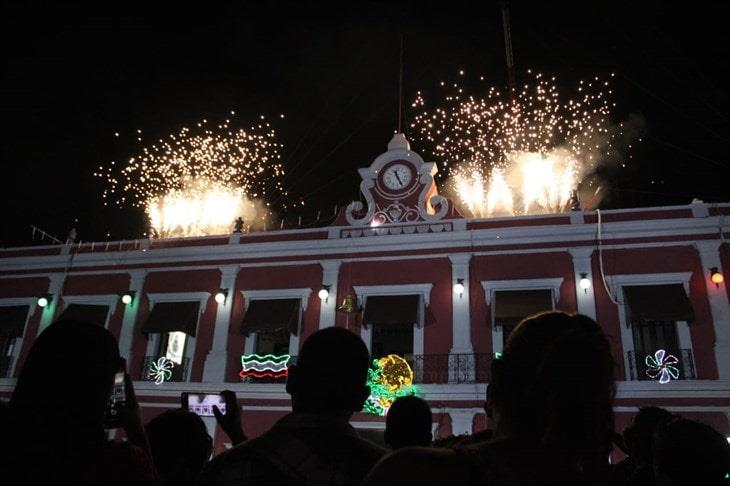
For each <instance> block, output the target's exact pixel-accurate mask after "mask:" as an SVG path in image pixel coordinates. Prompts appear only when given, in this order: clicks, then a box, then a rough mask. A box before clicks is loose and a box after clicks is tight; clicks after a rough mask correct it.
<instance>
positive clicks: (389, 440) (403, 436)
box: [385, 396, 433, 449]
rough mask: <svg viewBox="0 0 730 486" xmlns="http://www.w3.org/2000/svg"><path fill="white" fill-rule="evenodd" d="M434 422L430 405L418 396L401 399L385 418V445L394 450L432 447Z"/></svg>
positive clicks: (395, 402)
mask: <svg viewBox="0 0 730 486" xmlns="http://www.w3.org/2000/svg"><path fill="white" fill-rule="evenodd" d="M432 421H433V420H432V416H431V408H430V407H429V406H428V403H426V402H425V401H424V400H422V399H420V398H418V397H416V396H409V397H400V398H398V399H396V400H395V401H394V402H393V405H391V406H390V408H389V409H388V415H387V416H386V417H385V443H386V444H387V445H388V446H389V447H391V448H393V449H400V448H401V447H407V446H428V445H431V439H432V438H433V437H432V434H431V423H432Z"/></svg>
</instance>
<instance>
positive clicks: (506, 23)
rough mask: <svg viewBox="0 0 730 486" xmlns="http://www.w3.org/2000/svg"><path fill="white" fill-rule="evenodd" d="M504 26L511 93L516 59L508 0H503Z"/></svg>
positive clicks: (513, 87)
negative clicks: (513, 50) (513, 53)
mask: <svg viewBox="0 0 730 486" xmlns="http://www.w3.org/2000/svg"><path fill="white" fill-rule="evenodd" d="M502 27H503V28H504V53H505V56H506V57H507V85H508V86H509V89H510V93H511V92H512V91H513V90H514V89H515V59H514V56H513V55H512V31H511V29H510V25H509V5H508V2H507V0H502Z"/></svg>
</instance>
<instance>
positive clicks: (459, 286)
mask: <svg viewBox="0 0 730 486" xmlns="http://www.w3.org/2000/svg"><path fill="white" fill-rule="evenodd" d="M454 293H455V294H459V296H460V297H461V296H462V295H464V279H463V278H457V279H456V283H455V284H454Z"/></svg>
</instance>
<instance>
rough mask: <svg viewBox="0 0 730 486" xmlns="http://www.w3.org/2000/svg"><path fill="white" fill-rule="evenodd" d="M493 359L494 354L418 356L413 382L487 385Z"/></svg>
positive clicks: (415, 359)
mask: <svg viewBox="0 0 730 486" xmlns="http://www.w3.org/2000/svg"><path fill="white" fill-rule="evenodd" d="M492 359H493V355H492V353H476V354H417V355H415V356H414V363H413V375H414V377H413V381H414V383H417V384H446V383H456V384H460V383H486V382H487V381H489V376H490V367H491V363H492Z"/></svg>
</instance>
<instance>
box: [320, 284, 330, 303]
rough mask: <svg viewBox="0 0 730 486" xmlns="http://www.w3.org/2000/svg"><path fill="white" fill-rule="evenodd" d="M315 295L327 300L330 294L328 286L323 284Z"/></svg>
mask: <svg viewBox="0 0 730 486" xmlns="http://www.w3.org/2000/svg"><path fill="white" fill-rule="evenodd" d="M317 295H318V296H319V299H320V300H327V298H328V297H329V296H330V289H329V286H325V287H322V288H321V289H319V293H318V294H317Z"/></svg>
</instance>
